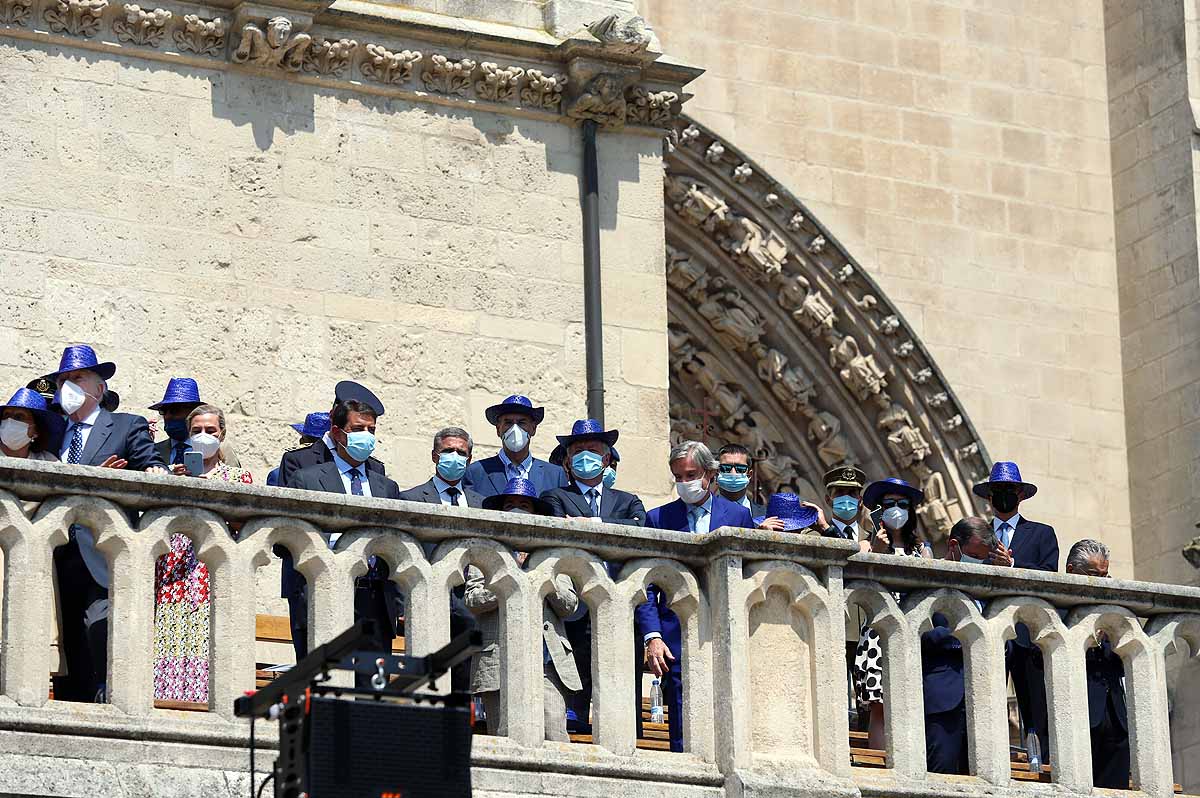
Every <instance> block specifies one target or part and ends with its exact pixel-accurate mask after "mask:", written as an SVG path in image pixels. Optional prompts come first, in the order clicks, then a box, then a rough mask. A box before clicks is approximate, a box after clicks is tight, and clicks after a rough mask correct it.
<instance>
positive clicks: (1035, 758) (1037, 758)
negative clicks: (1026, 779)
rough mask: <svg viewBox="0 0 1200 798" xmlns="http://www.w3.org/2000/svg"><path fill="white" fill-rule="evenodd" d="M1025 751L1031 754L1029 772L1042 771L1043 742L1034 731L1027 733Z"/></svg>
mask: <svg viewBox="0 0 1200 798" xmlns="http://www.w3.org/2000/svg"><path fill="white" fill-rule="evenodd" d="M1025 751H1026V752H1027V753H1028V754H1029V772H1030V773H1041V772H1042V743H1041V741H1040V740H1039V739H1038V736H1037V734H1035V733H1034V732H1029V734H1027V735H1025Z"/></svg>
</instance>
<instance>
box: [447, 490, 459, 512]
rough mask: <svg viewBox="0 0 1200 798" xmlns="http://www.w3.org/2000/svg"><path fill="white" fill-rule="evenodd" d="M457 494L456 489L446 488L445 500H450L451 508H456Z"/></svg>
mask: <svg viewBox="0 0 1200 798" xmlns="http://www.w3.org/2000/svg"><path fill="white" fill-rule="evenodd" d="M459 493H460V491H459V489H458V488H455V487H449V488H446V498H447V499H449V500H450V506H451V507H457V506H458V494H459Z"/></svg>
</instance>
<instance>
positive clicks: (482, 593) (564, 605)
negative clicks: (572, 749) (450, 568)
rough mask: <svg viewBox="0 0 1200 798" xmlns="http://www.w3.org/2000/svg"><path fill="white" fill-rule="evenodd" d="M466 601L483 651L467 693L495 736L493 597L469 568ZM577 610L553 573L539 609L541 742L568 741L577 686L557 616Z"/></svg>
mask: <svg viewBox="0 0 1200 798" xmlns="http://www.w3.org/2000/svg"><path fill="white" fill-rule="evenodd" d="M466 579H467V590H466V602H467V606H468V607H470V608H471V611H472V612H474V613H475V615H476V618H477V619H478V621H479V630H480V632H482V633H483V651H482V652H480V654H479V655H478V656H476V657H475V658H474V659H473V660H472V662H471V692H472V693H475V694H476V695H479V696H481V697H482V698H483V705H484V711H485V712H486V713H487V723H488V732H489V733H491V734H496V733H497V732H498V731H499V730H500V729H501V728H503V723H501V713H502V711H503V707H502V706H501V703H500V647H499V640H500V622H499V620H500V619H499V613H498V612H497V606H498V604H499V600H498V598H497V596H496V594H495V593H493V592H492V591H491V590H489V589H487V588H486V587H484V584H485V579H484V577H483V572H482V571H480V570H479V569H478V568H476V567H475V566H474V565H468V566H467V570H466ZM578 607H579V596H578V595H577V594H576V593H575V586H574V584H572V582H571V578H570V577H569V576H566V575H565V574H559V575H558V576H557V577H555V579H554V592H553V593H551V594H550V595H549V596H547V597H546V602H545V603H544V604H543V605H542V644H543V649H542V650H543V651H544V652H546V653H547V654H548V655H549V660H550V661H549V662H548V663H546V665H545V668H544V673H545V690H544V691H543V692H544V695H545V701H544V715H545V723H546V739H547V740H557V741H560V742H568V741H569V740H570V737H569V736H568V735H567V697H568V694H569V693H571V692H574V691H576V690H579V689H581V688H582V686H583V685H582V684H581V683H580V681H579V671H578V670H577V669H576V667H575V657H574V655H573V654H572V652H571V641H570V640H569V639H568V638H567V633H566V630H565V629H564V628H563V618H569V617H571V615H573V614H574V613H575V610H576V609H577V608H578Z"/></svg>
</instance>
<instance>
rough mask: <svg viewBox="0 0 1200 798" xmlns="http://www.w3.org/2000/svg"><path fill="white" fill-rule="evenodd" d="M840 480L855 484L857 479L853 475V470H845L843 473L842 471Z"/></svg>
mask: <svg viewBox="0 0 1200 798" xmlns="http://www.w3.org/2000/svg"><path fill="white" fill-rule="evenodd" d="M842 479H844V480H846V481H847V482H856V481H857V479H858V478H857V475H856V474H855V473H854V469H853V468H847V469H845V470H844V471H842Z"/></svg>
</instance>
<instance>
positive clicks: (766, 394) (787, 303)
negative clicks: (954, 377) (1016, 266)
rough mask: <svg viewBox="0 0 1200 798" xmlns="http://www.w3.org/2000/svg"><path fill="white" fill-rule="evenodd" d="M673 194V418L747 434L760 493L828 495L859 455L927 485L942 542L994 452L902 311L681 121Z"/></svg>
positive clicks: (671, 167) (772, 191)
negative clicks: (840, 468) (832, 480)
mask: <svg viewBox="0 0 1200 798" xmlns="http://www.w3.org/2000/svg"><path fill="white" fill-rule="evenodd" d="M665 195H666V196H665V199H666V206H667V213H666V234H667V235H666V238H667V241H666V247H667V286H668V288H667V291H668V311H669V325H670V326H669V336H668V339H669V345H670V350H671V381H670V386H671V389H670V390H671V399H670V401H671V430H672V437H673V438H674V439H675V440H680V439H686V438H694V439H699V440H705V441H708V442H709V443H711V444H714V445H720V444H723V443H726V442H731V441H737V442H741V443H744V444H746V445H747V446H748V447H749V448H750V449H751V451H752V452H753V453H754V456H755V458H756V460H757V461H759V466H758V471H759V480H760V486H759V487H760V488H761V490H760V492H761V493H762V494H764V495H765V494H768V493H770V492H773V491H776V490H795V491H798V492H799V493H801V494H802V495H804V496H808V497H815V496H816V495H818V493H817V489H818V488H819V485H818V483H819V481H820V477H821V475H822V474H823V473H824V471H825V470H827V469H829V468H832V467H834V466H837V465H841V464H843V463H856V464H858V465H860V466H862V467H864V468H865V469H866V470H867V472H868V473H869V474H871V475H872V476H873V477H880V476H883V475H885V474H898V475H900V476H903V477H905V478H906V479H909V480H910V481H912V482H913V483H914V484H917V485H920V486H921V487H922V488H923V489H924V490H925V494H926V496H927V499H928V500H927V502H926V505H925V506H924V507H923V508H922V510H921V511H920V512H921V515H922V516H923V518H922V520H923V521H924V525H925V528H926V530H928V531H929V533H930V534H932V535H933V537H934V538H935V539H939V540H940V539H941V538H943V537H944V536H945V534H946V533H947V532H948V531H949V529H950V527H951V526H952V525H953V523H954V521H956V520H957V519H958V518H960V517H962V516H963V515H964V514H968V513H970V512H973V509H974V508H975V507H976V506H977V505H976V502H977V500H976V499H975V497H973V496H972V494H971V492H970V487H971V485H972V484H973V483H974V482H975V481H977V480H979V479H981V478H982V477H983V476H984V475H985V474H986V471H987V467H988V465H989V462H990V461H989V460H988V456H987V452H986V450H985V448H984V446H983V442H982V441H981V440H980V439H979V436H978V435H977V434H976V432H975V429H974V427H973V426H972V424H971V422H970V420H969V419H968V418H967V416H966V413H965V411H964V410H963V409H962V407H961V405H960V404H959V402H958V400H957V399H956V397H955V396H954V392H953V391H952V390H951V388H950V387H949V386H948V385H947V384H946V381H945V378H944V377H943V376H942V374H941V372H940V371H939V370H938V368H937V365H936V364H935V363H934V362H933V359H932V358H931V357H930V355H929V353H928V351H926V349H925V347H924V346H923V345H922V344H921V342H920V340H919V339H918V338H917V337H916V335H915V334H914V333H913V331H912V329H911V328H910V327H909V325H908V324H907V323H906V322H905V321H904V318H903V316H902V315H901V314H900V312H899V311H898V310H897V309H896V308H895V307H894V306H893V305H892V304H891V302H889V301H888V299H887V297H886V296H885V295H884V294H883V292H882V291H881V290H880V289H879V286H878V285H876V284H875V282H874V280H872V279H871V277H870V276H869V275H868V274H866V272H865V271H864V270H863V269H862V267H861V266H860V265H859V264H858V263H857V262H856V261H855V260H854V259H853V258H852V257H851V256H850V255H849V253H847V252H846V251H845V250H844V249H843V248H842V246H841V245H840V244H839V243H838V242H837V239H836V238H834V236H833V235H832V234H831V233H830V232H829V231H828V230H827V229H826V228H825V227H823V226H822V225H821V224H820V222H818V221H817V220H816V219H814V218H813V216H812V214H811V213H810V212H809V211H808V209H807V208H806V207H804V205H803V204H801V203H800V202H799V200H797V199H796V198H795V197H793V196H792V195H791V194H790V193H789V192H788V191H787V190H786V189H785V188H784V187H783V186H781V185H780V184H779V183H777V182H776V181H774V180H773V179H772V178H770V176H769V175H767V174H766V173H765V172H764V171H763V170H762V169H760V168H759V167H758V166H757V165H755V164H754V163H753V161H751V160H750V159H749V158H747V157H746V156H745V155H744V154H742V153H741V152H739V151H738V150H737V149H736V148H735V147H734V146H733V145H731V144H730V143H729V142H726V141H724V140H722V139H720V138H719V137H717V136H716V135H715V134H713V133H712V132H711V131H709V130H707V129H706V128H704V127H703V126H701V125H700V124H698V123H696V122H694V121H692V120H690V119H688V118H687V117H683V118H681V119H680V120H679V121H678V122H677V124H676V127H675V130H674V131H673V135H672V136H671V138H670V139H669V141H668V147H667V157H666V180H665Z"/></svg>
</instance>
